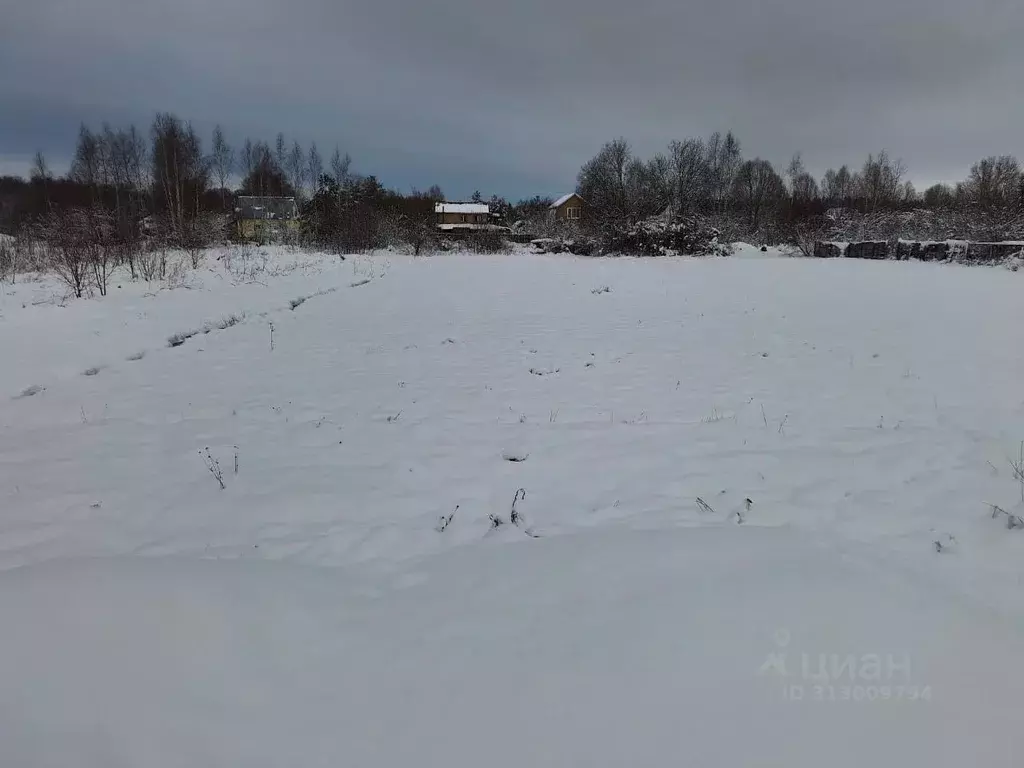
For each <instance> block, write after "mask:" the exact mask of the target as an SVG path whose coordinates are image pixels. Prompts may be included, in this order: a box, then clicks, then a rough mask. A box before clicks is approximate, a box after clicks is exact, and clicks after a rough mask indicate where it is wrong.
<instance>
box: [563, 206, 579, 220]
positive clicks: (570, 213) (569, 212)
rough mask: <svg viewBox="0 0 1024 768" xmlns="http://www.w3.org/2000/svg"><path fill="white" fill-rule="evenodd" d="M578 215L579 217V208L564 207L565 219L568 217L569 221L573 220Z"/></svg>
mask: <svg viewBox="0 0 1024 768" xmlns="http://www.w3.org/2000/svg"><path fill="white" fill-rule="evenodd" d="M579 217H580V209H579V208H566V209H565V218H567V219H569V220H571V221H575V220H577V219H579Z"/></svg>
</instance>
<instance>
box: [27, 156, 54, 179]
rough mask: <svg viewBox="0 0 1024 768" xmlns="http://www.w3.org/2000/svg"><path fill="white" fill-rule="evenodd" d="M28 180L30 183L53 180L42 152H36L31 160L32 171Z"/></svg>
mask: <svg viewBox="0 0 1024 768" xmlns="http://www.w3.org/2000/svg"><path fill="white" fill-rule="evenodd" d="M29 178H31V179H32V181H42V182H46V181H51V180H52V179H53V173H52V172H51V171H50V166H49V165H48V164H47V162H46V156H45V155H43V153H42V152H36V154H35V156H34V157H33V158H32V171H31V173H30V176H29Z"/></svg>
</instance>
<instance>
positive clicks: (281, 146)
mask: <svg viewBox="0 0 1024 768" xmlns="http://www.w3.org/2000/svg"><path fill="white" fill-rule="evenodd" d="M274 159H275V160H277V165H278V167H279V168H284V167H285V166H287V164H288V151H287V149H286V147H285V143H284V134H283V133H279V134H277V139H276V141H275V142H274Z"/></svg>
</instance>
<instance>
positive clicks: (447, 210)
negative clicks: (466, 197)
mask: <svg viewBox="0 0 1024 768" xmlns="http://www.w3.org/2000/svg"><path fill="white" fill-rule="evenodd" d="M434 215H435V216H436V217H437V228H438V229H440V230H442V231H447V232H452V231H460V230H464V231H472V230H479V229H495V228H496V227H495V225H494V224H492V223H491V207H490V206H489V205H487V203H436V204H435V205H434Z"/></svg>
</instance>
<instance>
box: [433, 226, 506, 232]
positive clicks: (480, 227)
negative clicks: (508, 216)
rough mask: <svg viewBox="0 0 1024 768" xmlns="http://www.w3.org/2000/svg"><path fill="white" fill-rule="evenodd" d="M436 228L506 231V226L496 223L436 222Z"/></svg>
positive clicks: (447, 230)
mask: <svg viewBox="0 0 1024 768" xmlns="http://www.w3.org/2000/svg"><path fill="white" fill-rule="evenodd" d="M437 228H438V229H440V230H442V231H445V232H453V231H457V230H474V231H492V232H507V231H508V228H507V227H502V226H498V225H497V224H438V225H437Z"/></svg>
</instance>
